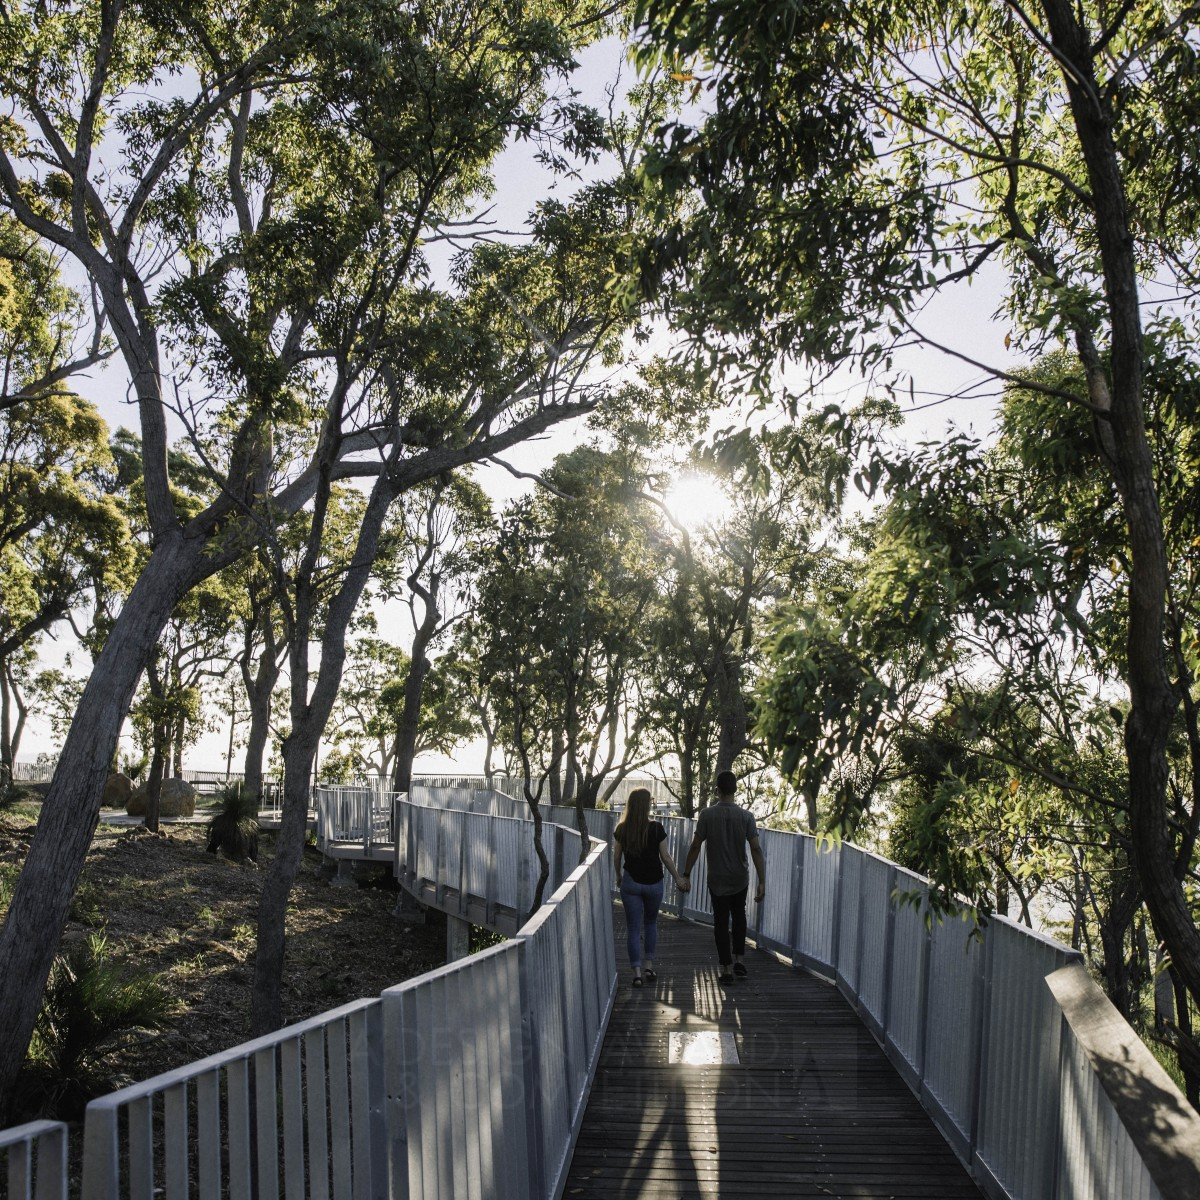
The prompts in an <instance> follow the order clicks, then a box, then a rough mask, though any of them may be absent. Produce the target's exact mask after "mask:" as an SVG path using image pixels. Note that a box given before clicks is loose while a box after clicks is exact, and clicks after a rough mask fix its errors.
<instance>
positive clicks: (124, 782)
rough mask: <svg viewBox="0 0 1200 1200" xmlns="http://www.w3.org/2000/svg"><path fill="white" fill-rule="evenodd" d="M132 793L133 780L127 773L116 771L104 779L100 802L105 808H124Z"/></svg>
mask: <svg viewBox="0 0 1200 1200" xmlns="http://www.w3.org/2000/svg"><path fill="white" fill-rule="evenodd" d="M132 795H133V780H132V779H130V778H129V776H128V775H122V774H121V772H120V771H117V772H115V773H114V774H112V775H110V776H109V777H108V779H107V780H106V781H105V784H104V800H103V801H102V803H103V804H104V807H105V808H124V807H125V805H126V804H128V803H129V797H130V796H132Z"/></svg>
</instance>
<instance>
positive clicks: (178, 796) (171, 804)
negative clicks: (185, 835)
mask: <svg viewBox="0 0 1200 1200" xmlns="http://www.w3.org/2000/svg"><path fill="white" fill-rule="evenodd" d="M125 811H126V812H127V813H128V814H129V815H130V816H131V817H144V816H145V815H146V785H145V784H142V786H141V787H139V788H138V790H137V791H136V792H134V793H133V795H132V796H130V797H129V800H128V802H127V803H126V805H125ZM195 812H196V789H195V788H194V787H192V785H191V784H190V783H188V782H187V781H186V780H184V779H164V780H163V782H162V792H161V794H160V797H159V807H158V815H159V816H160V817H190V816H193V815H194V814H195Z"/></svg>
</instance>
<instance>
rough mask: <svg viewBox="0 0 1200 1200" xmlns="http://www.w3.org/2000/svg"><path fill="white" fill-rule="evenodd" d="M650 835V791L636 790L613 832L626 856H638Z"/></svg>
mask: <svg viewBox="0 0 1200 1200" xmlns="http://www.w3.org/2000/svg"><path fill="white" fill-rule="evenodd" d="M649 834H650V789H649V788H634V789H633V791H632V792H630V793H629V799H628V800H626V801H625V811H624V812H623V813H622V814H621V819H620V820H619V821H618V822H617V827H616V829H614V830H613V837H615V838H616V839H617V841H618V842H620V843H621V849H622V850H624V851H625V853H626V854H638V853H640V852H641V851H642V850H643V849H644V848H645V846H646V838H647V837H648V836H649Z"/></svg>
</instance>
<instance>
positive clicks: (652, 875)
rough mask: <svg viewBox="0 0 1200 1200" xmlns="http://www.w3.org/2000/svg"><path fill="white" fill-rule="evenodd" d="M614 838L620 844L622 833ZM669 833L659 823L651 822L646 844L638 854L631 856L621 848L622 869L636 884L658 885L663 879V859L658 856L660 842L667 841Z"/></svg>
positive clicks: (618, 833) (617, 832) (618, 831)
mask: <svg viewBox="0 0 1200 1200" xmlns="http://www.w3.org/2000/svg"><path fill="white" fill-rule="evenodd" d="M613 836H614V837H615V838H616V839H617V841H618V842H619V841H620V840H621V831H620V830H617V831H616V832H615V833H614V834H613ZM666 837H667V831H666V830H665V829H664V828H663V827H662V825H661V824H660V823H659V822H658V821H651V822H650V827H649V829H648V830H647V831H646V844H645V845H644V846H643V847H642V848H641V849H640V850H639V851H638V852H637V853H636V854H631V853H630V852H629V851H628V850H626V849H625V847H624V845H622V847H621V854H622V869H623V870H625V871H628V872H629V878H630V879H632V880H634V881H635V882H636V883H657V882H658V881H659V880H660V879H661V878H662V877H663V865H662V859H661V858H659V856H658V844H659V842H663V841H666Z"/></svg>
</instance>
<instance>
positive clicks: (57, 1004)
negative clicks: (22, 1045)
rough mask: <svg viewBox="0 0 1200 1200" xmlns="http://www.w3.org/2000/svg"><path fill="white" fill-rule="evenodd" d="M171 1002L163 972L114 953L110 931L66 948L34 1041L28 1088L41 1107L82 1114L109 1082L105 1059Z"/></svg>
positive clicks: (158, 1020)
mask: <svg viewBox="0 0 1200 1200" xmlns="http://www.w3.org/2000/svg"><path fill="white" fill-rule="evenodd" d="M171 1006H172V1001H171V997H170V996H169V995H168V993H167V991H166V989H165V988H163V987H161V986H160V985H159V983H158V982H157V980H156V979H155V978H154V977H153V976H151V975H146V974H141V973H138V972H133V971H130V970H128V969H127V968H125V967H123V966H122V965H121V964H120V963H117V962H115V961H113V959H112V958H111V956H110V954H109V950H108V943H107V940H106V939H105V936H104V934H103V933H93V934H92V935H91V936H90V937H89V938H88V940H87V941H86V942H85V943H83V944H82V945H79V946H74V947H72V948H71V949H69V950H67V951H66V952H65V953H63V954H60V955H59V956H58V958H57V959H56V960H55V962H54V967H53V968H52V970H51V972H50V979H49V981H48V982H47V984H46V993H45V995H44V996H43V997H42V1007H41V1010H40V1011H39V1013H38V1017H37V1024H36V1025H35V1026H34V1031H33V1039H32V1041H31V1042H30V1046H29V1056H28V1058H27V1060H26V1067H25V1071H24V1079H23V1084H24V1087H23V1089H22V1091H23V1094H24V1099H25V1103H26V1104H28V1105H29V1106H30V1109H31V1112H30V1115H33V1114H34V1113H37V1114H40V1115H45V1116H53V1117H56V1118H58V1119H61V1120H73V1119H77V1118H78V1117H79V1116H80V1115H81V1114H82V1112H83V1109H84V1106H85V1105H86V1104H87V1102H88V1101H89V1100H91V1099H92V1098H93V1097H95V1096H98V1095H100V1094H102V1093H103V1092H104V1091H106V1090H108V1088H109V1086H110V1083H109V1080H108V1078H107V1076H106V1074H105V1070H104V1068H105V1063H106V1060H107V1059H108V1058H109V1056H110V1055H112V1054H113V1053H114V1052H116V1051H118V1050H120V1049H122V1048H123V1047H124V1046H125V1045H126V1044H127V1042H128V1041H129V1040H130V1039H131V1038H132V1036H133V1034H134V1033H135V1032H136V1031H139V1030H147V1029H161V1028H162V1026H163V1025H164V1024H165V1022H166V1019H167V1017H168V1015H169V1014H170V1011H171Z"/></svg>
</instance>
